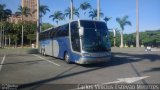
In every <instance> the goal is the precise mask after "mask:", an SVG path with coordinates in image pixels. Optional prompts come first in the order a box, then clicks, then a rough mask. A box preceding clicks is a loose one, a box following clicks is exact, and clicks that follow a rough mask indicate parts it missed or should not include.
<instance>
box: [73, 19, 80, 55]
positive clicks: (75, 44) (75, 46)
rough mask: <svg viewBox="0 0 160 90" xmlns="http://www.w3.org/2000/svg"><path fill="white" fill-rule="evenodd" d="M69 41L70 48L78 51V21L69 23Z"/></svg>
mask: <svg viewBox="0 0 160 90" xmlns="http://www.w3.org/2000/svg"><path fill="white" fill-rule="evenodd" d="M71 42H72V49H73V50H74V51H77V52H80V37H79V29H78V22H72V23H71Z"/></svg>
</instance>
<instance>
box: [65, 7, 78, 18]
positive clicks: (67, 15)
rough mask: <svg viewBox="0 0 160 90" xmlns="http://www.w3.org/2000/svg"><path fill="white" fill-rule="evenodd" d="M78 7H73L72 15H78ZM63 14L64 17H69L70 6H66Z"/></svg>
mask: <svg viewBox="0 0 160 90" xmlns="http://www.w3.org/2000/svg"><path fill="white" fill-rule="evenodd" d="M78 11H79V9H76V8H75V7H73V16H74V15H75V16H77V17H79V12H78ZM64 15H65V16H66V17H69V19H71V9H70V7H68V8H67V9H66V10H65V11H64Z"/></svg>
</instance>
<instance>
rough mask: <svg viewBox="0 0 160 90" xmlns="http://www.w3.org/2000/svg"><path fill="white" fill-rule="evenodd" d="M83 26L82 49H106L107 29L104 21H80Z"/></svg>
mask: <svg viewBox="0 0 160 90" xmlns="http://www.w3.org/2000/svg"><path fill="white" fill-rule="evenodd" d="M81 26H82V27H84V35H83V38H82V49H83V50H84V51H87V52H104V51H106V50H107V42H108V39H109V37H108V29H107V26H106V24H105V23H103V22H97V21H81Z"/></svg>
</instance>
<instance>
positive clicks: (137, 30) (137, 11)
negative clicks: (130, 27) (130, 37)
mask: <svg viewBox="0 0 160 90" xmlns="http://www.w3.org/2000/svg"><path fill="white" fill-rule="evenodd" d="M138 9H139V5H138V0H136V47H139V10H138Z"/></svg>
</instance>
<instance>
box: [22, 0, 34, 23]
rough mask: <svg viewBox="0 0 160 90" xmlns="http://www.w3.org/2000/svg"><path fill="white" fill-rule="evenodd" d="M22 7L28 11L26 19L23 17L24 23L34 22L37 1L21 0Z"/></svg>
mask: <svg viewBox="0 0 160 90" xmlns="http://www.w3.org/2000/svg"><path fill="white" fill-rule="evenodd" d="M21 5H22V7H28V8H29V9H30V14H31V15H29V16H28V17H25V16H24V20H26V21H36V20H37V0H22V4H21Z"/></svg>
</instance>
